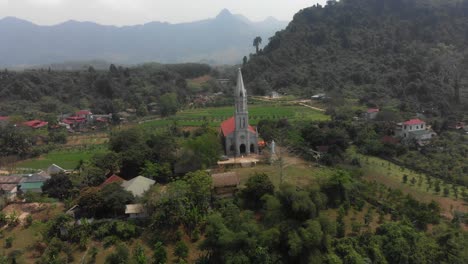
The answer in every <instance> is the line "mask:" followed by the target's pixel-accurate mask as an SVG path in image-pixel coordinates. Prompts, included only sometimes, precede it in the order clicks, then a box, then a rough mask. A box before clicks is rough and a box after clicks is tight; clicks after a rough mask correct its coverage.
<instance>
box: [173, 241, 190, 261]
mask: <svg viewBox="0 0 468 264" xmlns="http://www.w3.org/2000/svg"><path fill="white" fill-rule="evenodd" d="M188 253H189V248H188V246H187V245H186V244H185V243H184V241H179V242H177V243H176V245H175V248H174V256H176V257H178V258H179V259H186V258H187V257H188Z"/></svg>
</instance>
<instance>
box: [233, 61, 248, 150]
mask: <svg viewBox="0 0 468 264" xmlns="http://www.w3.org/2000/svg"><path fill="white" fill-rule="evenodd" d="M235 102H236V109H235V112H234V120H235V124H236V130H235V139H236V145H237V147H236V154H237V155H241V154H247V155H248V154H250V149H249V146H250V144H249V143H250V133H249V112H248V110H247V91H246V90H245V87H244V80H243V79H242V72H241V69H240V68H239V72H238V75H237V87H236V90H235Z"/></svg>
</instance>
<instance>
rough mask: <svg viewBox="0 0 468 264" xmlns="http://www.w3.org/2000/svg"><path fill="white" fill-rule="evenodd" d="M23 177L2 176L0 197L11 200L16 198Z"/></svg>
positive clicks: (0, 178) (0, 179)
mask: <svg viewBox="0 0 468 264" xmlns="http://www.w3.org/2000/svg"><path fill="white" fill-rule="evenodd" d="M21 179H22V177H21V176H0V195H1V196H2V197H5V198H7V199H9V200H13V199H15V198H16V194H17V193H18V185H19V184H20V182H21Z"/></svg>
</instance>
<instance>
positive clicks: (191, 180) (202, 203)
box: [185, 171, 213, 213]
mask: <svg viewBox="0 0 468 264" xmlns="http://www.w3.org/2000/svg"><path fill="white" fill-rule="evenodd" d="M185 178H186V179H187V180H186V181H187V183H188V184H189V188H190V191H189V193H188V195H189V199H190V201H192V202H193V204H194V205H195V206H196V207H197V208H198V209H199V210H200V211H202V212H205V213H206V212H207V211H208V208H209V206H210V200H211V186H212V182H213V181H212V179H211V176H210V175H208V173H207V172H205V171H196V172H190V173H187V174H186V175H185Z"/></svg>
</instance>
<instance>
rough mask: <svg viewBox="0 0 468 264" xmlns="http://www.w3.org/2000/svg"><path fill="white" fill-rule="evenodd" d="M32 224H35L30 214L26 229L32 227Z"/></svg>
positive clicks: (27, 218)
mask: <svg viewBox="0 0 468 264" xmlns="http://www.w3.org/2000/svg"><path fill="white" fill-rule="evenodd" d="M32 223H33V218H32V215H30V214H29V215H28V216H27V217H26V227H30V226H31V225H32Z"/></svg>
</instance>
